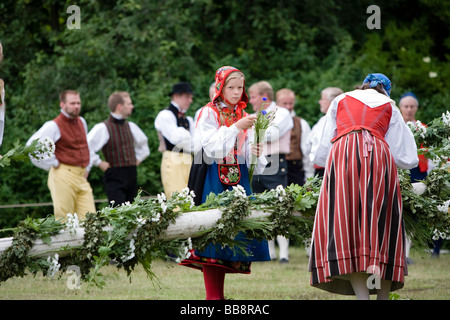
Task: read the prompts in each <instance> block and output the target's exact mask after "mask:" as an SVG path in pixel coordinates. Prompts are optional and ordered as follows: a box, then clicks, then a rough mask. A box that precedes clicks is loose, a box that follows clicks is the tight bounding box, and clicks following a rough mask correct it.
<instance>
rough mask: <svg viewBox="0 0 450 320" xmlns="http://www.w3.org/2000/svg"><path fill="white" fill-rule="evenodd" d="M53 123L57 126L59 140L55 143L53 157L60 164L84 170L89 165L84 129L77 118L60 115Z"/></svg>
mask: <svg viewBox="0 0 450 320" xmlns="http://www.w3.org/2000/svg"><path fill="white" fill-rule="evenodd" d="M53 121H55V122H56V124H57V125H58V128H59V131H60V132H61V138H60V139H59V140H58V141H56V143H55V156H56V159H58V161H59V162H60V163H64V164H68V165H71V166H76V167H82V168H85V167H87V166H88V164H89V147H88V143H87V138H86V129H85V128H84V126H83V123H82V122H81V120H80V118H79V117H76V118H74V119H72V118H68V117H66V116H65V115H63V114H62V113H60V114H59V115H58V116H57V117H56V118H55V119H53Z"/></svg>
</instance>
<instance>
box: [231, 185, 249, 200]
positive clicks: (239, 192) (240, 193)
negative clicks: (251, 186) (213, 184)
mask: <svg viewBox="0 0 450 320" xmlns="http://www.w3.org/2000/svg"><path fill="white" fill-rule="evenodd" d="M233 191H234V192H235V194H236V196H238V197H240V198H247V193H246V192H245V189H244V187H243V186H241V185H240V184H238V185H237V186H233Z"/></svg>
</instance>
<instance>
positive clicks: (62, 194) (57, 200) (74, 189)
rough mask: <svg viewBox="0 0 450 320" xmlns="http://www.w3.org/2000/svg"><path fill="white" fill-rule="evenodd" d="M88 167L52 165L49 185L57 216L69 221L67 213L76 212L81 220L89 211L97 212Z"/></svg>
mask: <svg viewBox="0 0 450 320" xmlns="http://www.w3.org/2000/svg"><path fill="white" fill-rule="evenodd" d="M85 173H86V169H85V168H80V167H74V166H70V165H66V164H60V166H59V167H58V168H54V167H52V168H51V169H50V172H49V174H48V181H47V186H48V188H49V189H50V194H51V196H52V200H53V210H54V214H55V218H56V219H57V220H58V219H62V220H63V221H67V214H68V213H71V214H74V213H76V214H77V216H78V219H79V220H82V219H84V218H85V217H86V213H88V212H96V208H95V203H94V196H93V193H92V188H91V185H90V184H89V182H88V181H87V179H86V178H85Z"/></svg>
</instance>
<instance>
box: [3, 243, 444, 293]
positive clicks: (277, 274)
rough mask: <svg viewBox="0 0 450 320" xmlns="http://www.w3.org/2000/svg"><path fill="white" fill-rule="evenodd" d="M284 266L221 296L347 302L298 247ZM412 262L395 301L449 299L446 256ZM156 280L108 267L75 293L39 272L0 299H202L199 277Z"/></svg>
mask: <svg viewBox="0 0 450 320" xmlns="http://www.w3.org/2000/svg"><path fill="white" fill-rule="evenodd" d="M290 255H291V259H290V262H289V263H288V264H279V263H278V262H277V261H271V262H258V263H253V264H252V273H251V274H250V275H240V274H230V275H227V276H226V280H225V295H226V296H227V297H228V298H232V299H235V300H330V299H334V300H335V299H347V300H348V299H350V300H354V297H353V296H340V295H335V294H330V293H327V292H325V291H322V290H319V289H316V288H312V287H311V286H310V285H309V273H308V271H307V266H308V258H307V257H306V254H305V250H304V249H303V248H300V247H291V248H290ZM411 257H412V259H413V261H414V264H412V265H410V266H409V267H408V271H409V275H408V276H407V277H406V282H405V287H404V288H403V289H401V290H398V291H395V294H397V295H399V297H400V298H404V299H412V300H446V299H450V268H449V264H450V254H448V253H443V254H441V256H440V258H438V259H432V258H430V255H429V253H426V252H425V251H424V250H418V249H416V250H412V256H411ZM153 267H154V272H155V274H156V275H157V277H158V282H157V283H156V282H152V281H151V280H150V279H149V278H148V277H147V275H146V273H145V272H144V270H143V269H142V268H140V267H139V268H137V269H136V270H135V271H134V272H133V273H132V275H131V282H130V279H129V278H128V277H127V275H126V272H125V271H124V270H117V269H116V268H115V267H113V266H109V267H106V268H104V269H102V273H103V274H104V275H105V280H106V285H105V287H104V288H103V289H99V288H97V287H89V288H88V286H87V284H86V283H81V286H80V289H69V288H68V286H67V279H68V277H69V276H70V275H69V274H62V275H61V276H60V277H58V276H55V277H54V278H51V279H50V278H47V277H44V276H42V275H41V274H38V275H36V276H35V277H34V276H32V275H29V276H26V277H23V278H14V279H9V280H7V281H6V282H4V283H1V284H0V299H2V300H16V299H20V300H99V299H100V300H111V299H113V300H203V299H204V298H205V295H204V286H203V277H202V273H201V272H199V271H197V270H194V269H190V268H186V267H181V266H178V265H176V264H175V263H170V262H162V261H160V262H159V261H158V262H156V263H155V264H154V266H153Z"/></svg>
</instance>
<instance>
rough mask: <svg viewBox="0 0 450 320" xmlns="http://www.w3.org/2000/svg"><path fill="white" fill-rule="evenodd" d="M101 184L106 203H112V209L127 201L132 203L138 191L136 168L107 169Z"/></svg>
mask: <svg viewBox="0 0 450 320" xmlns="http://www.w3.org/2000/svg"><path fill="white" fill-rule="evenodd" d="M103 184H104V186H105V192H106V196H107V197H108V202H109V203H111V201H114V204H113V206H114V207H115V206H119V205H121V204H122V203H125V202H127V201H128V202H130V203H132V202H133V201H134V198H135V197H136V195H137V189H138V188H137V168H136V166H133V167H118V168H109V169H108V170H106V171H105V173H104V175H103Z"/></svg>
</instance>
